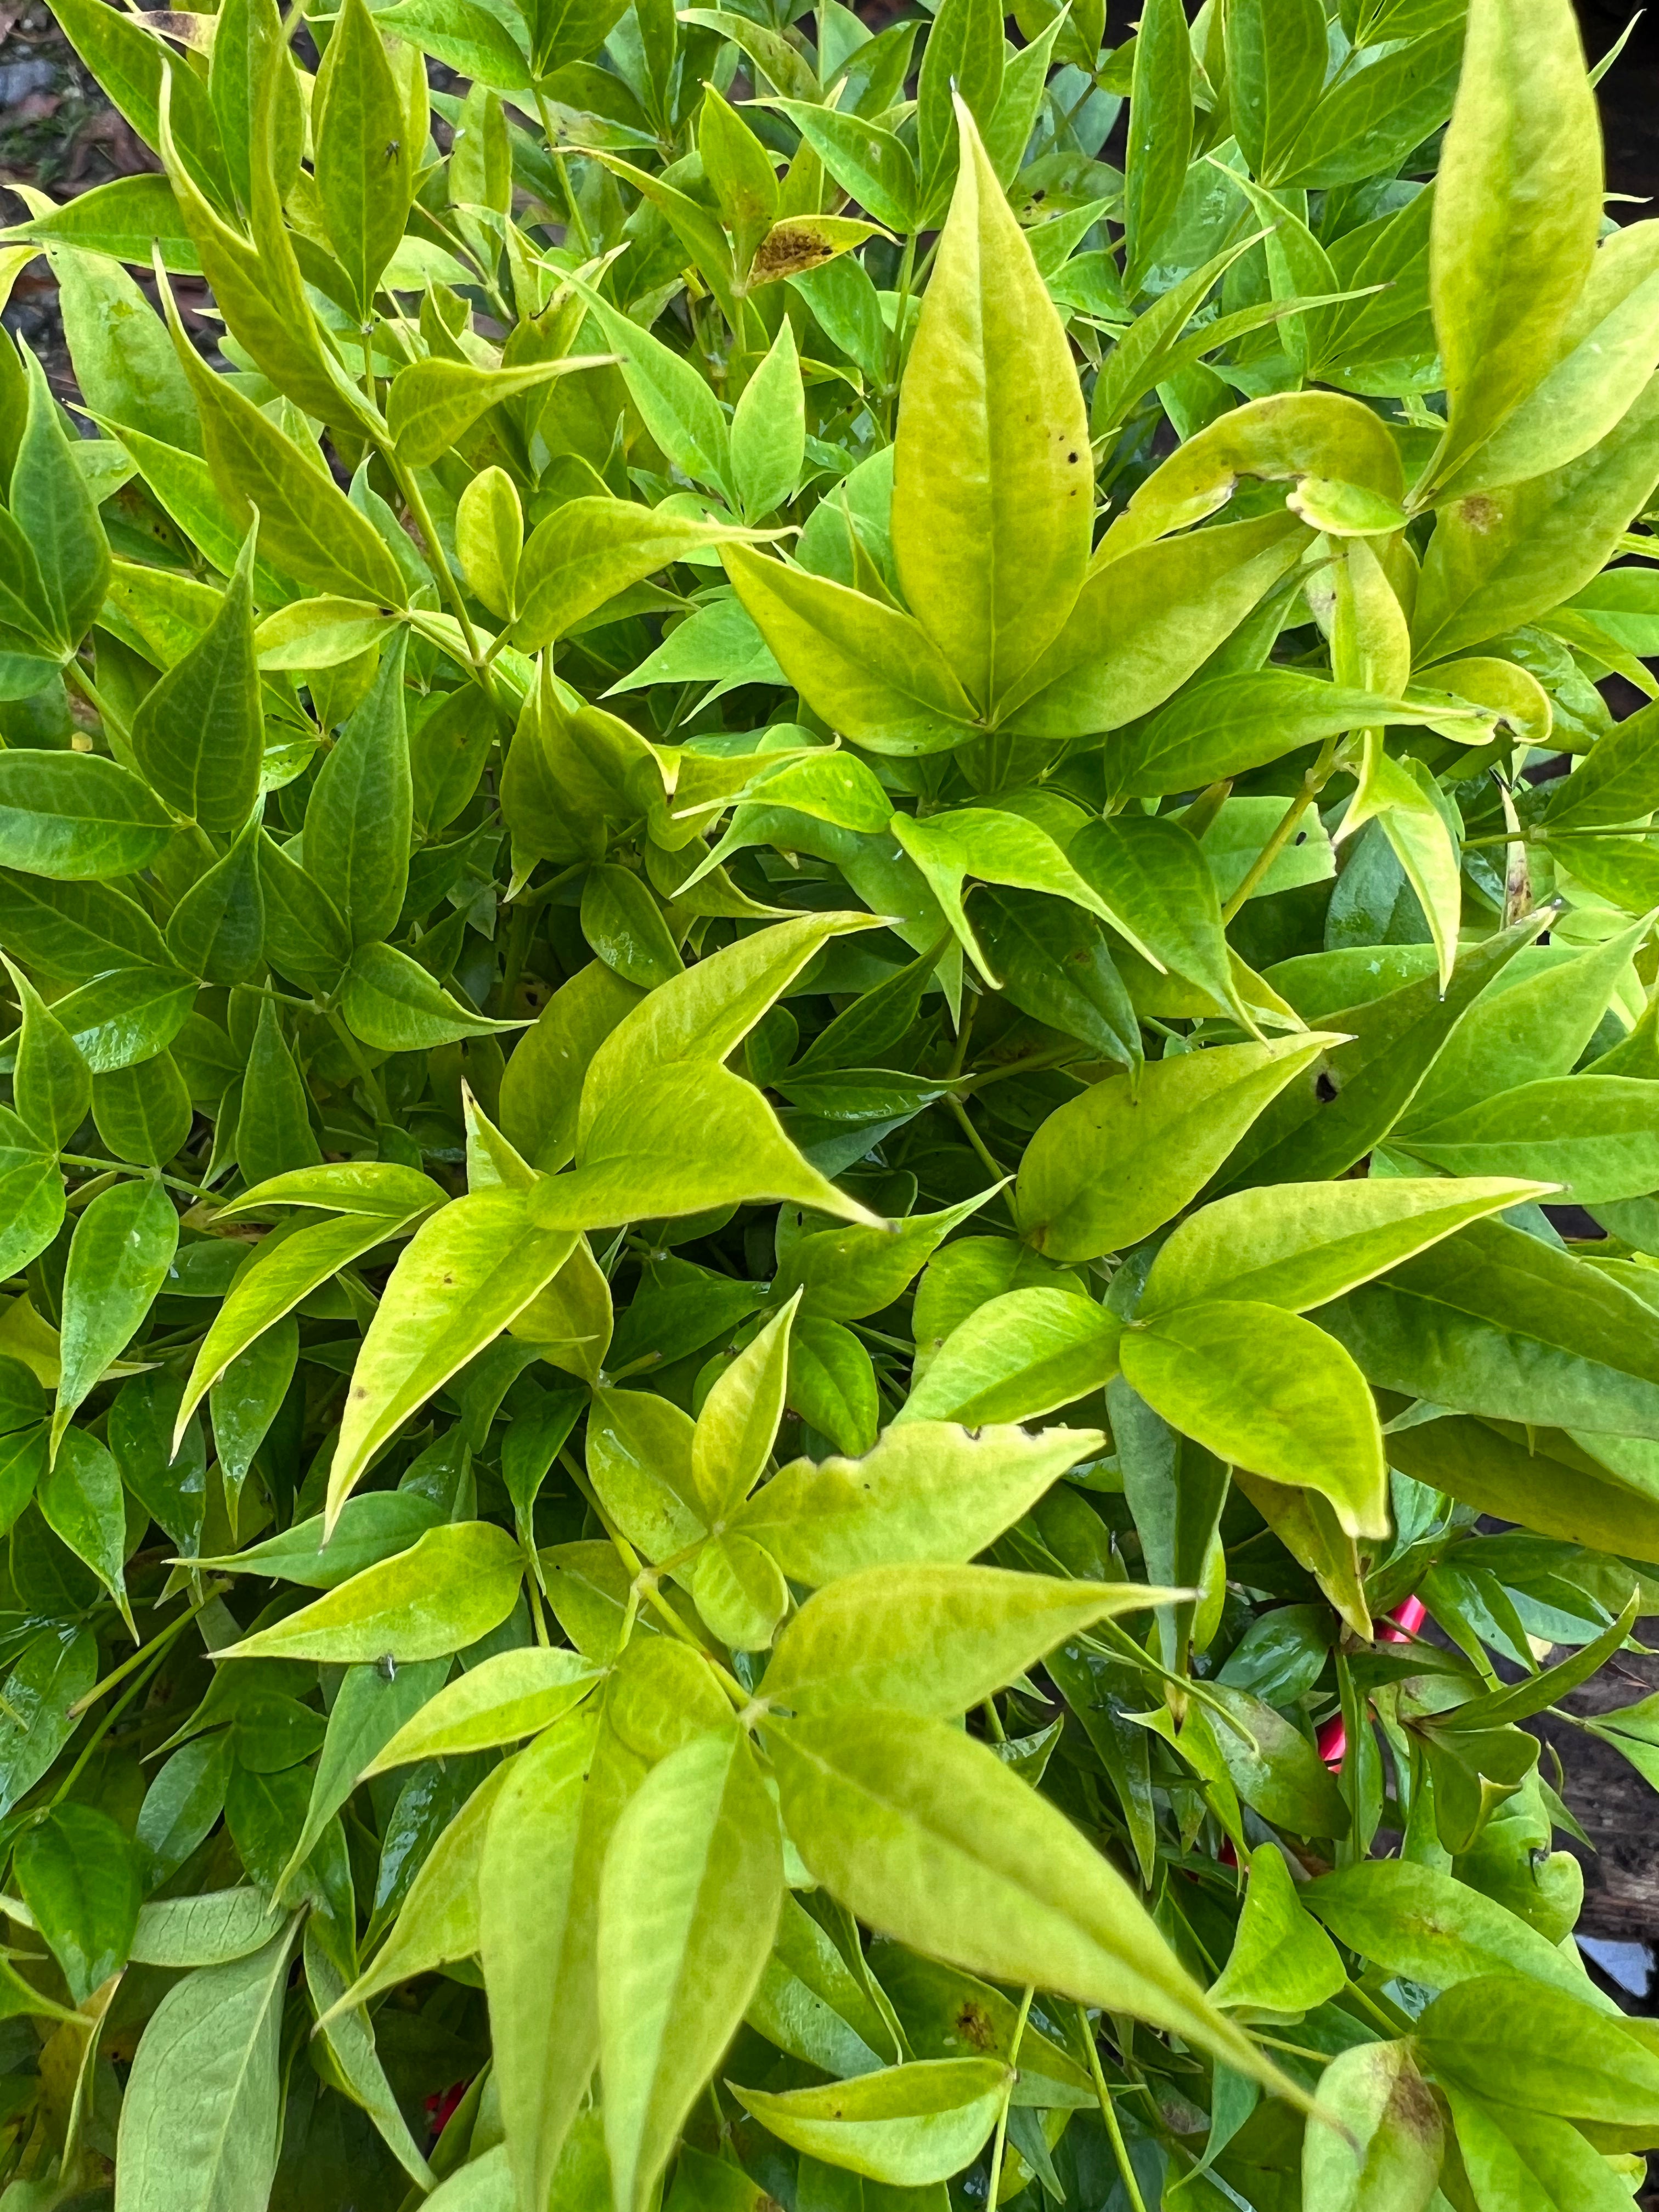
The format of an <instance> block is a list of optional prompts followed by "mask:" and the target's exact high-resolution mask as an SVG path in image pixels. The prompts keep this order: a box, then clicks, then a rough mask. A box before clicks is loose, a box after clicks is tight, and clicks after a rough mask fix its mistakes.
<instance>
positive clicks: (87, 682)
mask: <svg viewBox="0 0 1659 2212" xmlns="http://www.w3.org/2000/svg"><path fill="white" fill-rule="evenodd" d="M63 673H64V682H65V683H66V684H72V685H73V686H74V687H75V689H76V690H77V691H78V692H79V693H80V694H81V696H82V698H83V699H84V700H85V701H86V702H87V704H88V707H90V708H92V710H93V712H94V714H96V715H97V717H98V719H99V720H100V722H101V723H102V724H103V726H104V729H105V732H106V734H107V733H109V732H113V733H114V734H115V735H116V736H118V738H120V739H121V741H122V743H123V744H128V743H130V741H131V735H132V733H131V731H130V730H129V729H128V727H127V726H126V724H125V721H123V720H122V719H121V717H120V715H119V714H117V713H116V711H115V709H114V708H112V706H111V705H110V703H109V702H108V701H107V700H106V698H105V697H104V696H103V694H102V692H101V691H100V690H99V689H98V686H97V685H96V684H94V682H93V680H92V678H91V677H90V676H88V674H87V671H86V670H85V669H84V668H82V665H81V664H80V662H79V661H78V660H76V658H75V657H74V655H73V654H71V655H70V658H69V659H67V660H66V661H65V662H64V670H63Z"/></svg>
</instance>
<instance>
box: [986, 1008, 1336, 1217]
mask: <svg viewBox="0 0 1659 2212" xmlns="http://www.w3.org/2000/svg"><path fill="white" fill-rule="evenodd" d="M1330 1042H1333V1040H1332V1039H1331V1038H1329V1037H1328V1036H1325V1035H1324V1034H1322V1033H1315V1034H1314V1035H1312V1036H1289V1037H1282V1038H1279V1039H1277V1040H1276V1041H1275V1042H1273V1043H1271V1044H1242V1045H1222V1046H1218V1047H1217V1048H1214V1049H1212V1050H1210V1051H1205V1052H1196V1053H1185V1054H1180V1055H1178V1056H1177V1057H1176V1058H1174V1059H1171V1060H1158V1061H1156V1062H1154V1063H1152V1065H1150V1066H1147V1067H1146V1070H1145V1072H1144V1073H1143V1074H1142V1077H1141V1080H1140V1085H1139V1090H1138V1091H1137V1090H1135V1089H1133V1088H1132V1087H1131V1085H1130V1080H1129V1079H1128V1077H1127V1076H1112V1077H1109V1078H1108V1079H1107V1080H1106V1081H1105V1082H1103V1083H1097V1084H1096V1085H1093V1087H1092V1088H1091V1090H1088V1091H1085V1092H1084V1093H1083V1095H1082V1097H1079V1098H1074V1099H1073V1100H1071V1101H1070V1102H1069V1103H1067V1104H1066V1105H1064V1106H1062V1107H1060V1108H1059V1109H1058V1110H1057V1111H1056V1112H1054V1113H1053V1114H1051V1115H1049V1116H1048V1120H1047V1121H1044V1122H1043V1123H1042V1126H1041V1127H1039V1129H1038V1130H1037V1133H1036V1136H1035V1137H1034V1138H1033V1139H1031V1142H1030V1146H1028V1147H1027V1148H1026V1152H1025V1158H1024V1162H1023V1163H1022V1165H1021V1168H1020V1173H1019V1181H1018V1184H1017V1185H1016V1188H1015V1201H1016V1205H1017V1207H1018V1215H1019V1219H1020V1222H1021V1225H1022V1226H1023V1228H1024V1232H1025V1235H1026V1237H1028V1239H1029V1240H1030V1243H1033V1244H1034V1245H1036V1249H1038V1250H1039V1251H1040V1252H1043V1253H1046V1254H1047V1255H1048V1256H1049V1257H1050V1258H1052V1259H1056V1260H1092V1259H1095V1258H1097V1257H1098V1255H1100V1254H1102V1253H1103V1252H1110V1251H1113V1250H1122V1249H1126V1248H1127V1246H1128V1245H1130V1244H1133V1243H1137V1242H1138V1241H1139V1239H1140V1238H1141V1237H1145V1236H1146V1235H1147V1234H1148V1233H1149V1232H1150V1231H1152V1230H1154V1229H1156V1228H1158V1227H1159V1226H1160V1225H1161V1224H1163V1223H1164V1222H1165V1221H1167V1220H1169V1218H1170V1216H1171V1215H1172V1214H1175V1213H1178V1212H1180V1210H1181V1208H1182V1206H1186V1205H1188V1203H1190V1201H1191V1200H1193V1199H1194V1198H1196V1197H1197V1195H1198V1194H1199V1192H1200V1190H1202V1188H1204V1186H1205V1184H1206V1182H1208V1181H1209V1180H1210V1178H1211V1176H1213V1175H1214V1174H1215V1172H1216V1170H1217V1169H1218V1168H1219V1167H1220V1166H1221V1164H1222V1163H1223V1162H1224V1161H1225V1159H1226V1158H1227V1156H1228V1154H1229V1153H1230V1152H1231V1151H1232V1149H1233V1147H1234V1146H1235V1145H1237V1142H1238V1140H1239V1139H1240V1138H1241V1137H1242V1136H1243V1134H1244V1133H1245V1132H1246V1130H1248V1129H1249V1127H1250V1124H1251V1123H1252V1122H1253V1121H1255V1118H1256V1116H1257V1115H1259V1114H1260V1113H1261V1111H1262V1110H1263V1109H1264V1108H1265V1107H1267V1105H1269V1104H1270V1103H1272V1101H1273V1099H1274V1098H1275V1097H1277V1096H1278V1095H1279V1092H1280V1091H1282V1090H1283V1089H1284V1088H1285V1085H1286V1084H1288V1083H1291V1082H1292V1081H1293V1080H1294V1079H1295V1078H1296V1077H1297V1075H1299V1074H1300V1073H1302V1072H1303V1070H1304V1069H1305V1068H1307V1067H1309V1066H1311V1065H1312V1064H1313V1062H1314V1061H1315V1060H1317V1059H1318V1057H1319V1055H1320V1054H1321V1053H1322V1051H1323V1050H1324V1048H1325V1047H1326V1046H1327V1045H1328V1043H1330Z"/></svg>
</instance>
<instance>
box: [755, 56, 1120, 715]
mask: <svg viewBox="0 0 1659 2212" xmlns="http://www.w3.org/2000/svg"><path fill="white" fill-rule="evenodd" d="M956 105H957V123H958V126H959V129H960V134H961V149H962V159H961V167H960V168H959V169H958V171H957V187H956V193H955V197H953V198H952V200H951V212H950V214H949V216H947V217H946V219H945V228H944V230H943V232H942V233H941V234H940V237H939V248H938V254H937V258H936V260H935V263H934V267H933V279H932V282H931V283H929V285H928V287H927V293H926V294H925V295H924V297H923V301H922V309H921V322H920V324H919V325H918V326H917V330H916V336H915V343H914V344H913V345H912V347H911V349H910V360H909V365H908V370H907V372H906V374H905V379H904V384H903V388H902V397H901V401H900V406H899V419H898V430H897V435H896V438H895V441H894V465H893V554H894V558H895V560H896V562H897V564H898V572H899V580H900V582H901V584H902V586H903V588H904V593H905V597H906V598H907V599H908V601H909V603H910V605H911V606H912V607H913V608H914V609H915V613H916V616H917V617H918V619H919V620H920V621H921V624H922V626H923V628H924V629H926V630H927V632H928V633H929V635H931V636H932V637H933V639H934V640H935V641H937V643H938V644H939V647H940V649H941V650H942V651H943V653H944V654H945V659H947V660H948V661H949V663H950V664H951V667H952V669H953V670H954V671H955V673H956V675H957V678H958V679H959V680H960V682H961V683H962V684H963V689H964V690H966V691H967V693H968V695H969V697H970V698H972V699H973V700H975V702H977V703H978V704H979V705H980V706H981V707H982V708H990V707H994V706H995V704H996V703H997V702H999V701H1000V699H1001V698H1003V697H1004V696H1006V694H1007V693H1008V692H1009V691H1010V690H1012V687H1013V686H1014V685H1015V684H1017V683H1018V680H1019V678H1021V676H1023V675H1024V671H1026V669H1027V668H1029V667H1030V665H1031V663H1032V662H1033V661H1034V660H1036V658H1037V657H1038V655H1039V654H1040V653H1042V650H1043V648H1044V647H1045V646H1047V645H1048V642H1049V641H1050V640H1051V639H1053V638H1054V636H1056V635H1058V634H1059V632H1060V629H1061V628H1062V627H1063V626H1064V623H1065V622H1066V617H1067V616H1068V615H1069V614H1070V613H1071V611H1072V605H1073V600H1074V599H1076V597H1077V594H1078V592H1079V589H1080V588H1081V586H1082V583H1083V577H1084V572H1085V568H1087V566H1088V562H1089V544H1090V534H1091V525H1092V521H1093V507H1094V497H1093V483H1092V461H1091V453H1090V450H1089V424H1088V417H1087V415H1086V413H1085V408H1084V404H1083V392H1082V387H1081V386H1080V385H1079V381H1078V375H1077V371H1076V368H1074V367H1073V362H1072V350H1071V348H1070V346H1069V345H1068V344H1067V343H1066V333H1065V328H1064V325H1062V324H1061V322H1060V316H1059V314H1058V313H1056V311H1055V308H1054V302H1053V301H1051V300H1050V298H1049V297H1048V289H1047V287H1046V286H1045V285H1044V283H1043V282H1042V277H1041V276H1039V275H1038V273H1037V270H1036V263H1035V262H1034V261H1033V260H1032V258H1031V249H1030V246H1029V244H1028V243H1027V242H1026V238H1025V234H1024V232H1023V231H1022V230H1021V228H1020V227H1019V225H1018V222H1016V221H1015V220H1014V214H1013V210H1012V208H1011V207H1010V206H1009V204H1008V201H1007V197H1006V194H1005V193H1004V191H1003V189H1002V186H1001V185H1000V184H999V183H998V181H997V179H996V176H995V174H994V171H993V170H992V167H991V164H990V162H989V161H988V160H987V158H986V153H985V149H984V147H983V146H982V145H981V143H980V137H979V133H978V131H976V130H975V128H974V122H973V118H972V116H971V115H970V114H969V111H968V109H967V108H966V106H964V105H963V102H962V101H961V100H957V103H956ZM786 665H787V664H786ZM849 734H851V733H850V732H849Z"/></svg>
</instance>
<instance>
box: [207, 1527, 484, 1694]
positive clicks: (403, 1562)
mask: <svg viewBox="0 0 1659 2212" xmlns="http://www.w3.org/2000/svg"><path fill="white" fill-rule="evenodd" d="M523 1571H524V1561H523V1559H522V1558H521V1557H520V1552H519V1547H518V1546H517V1545H516V1544H515V1543H514V1542H513V1539H512V1538H511V1537H510V1536H509V1535H508V1534H507V1532H506V1530H505V1529H502V1528H495V1526H493V1524H492V1523H491V1522H488V1521H460V1522H454V1523H453V1524H451V1525H448V1526H446V1527H443V1528H428V1530H427V1532H426V1534H425V1535H423V1536H422V1537H421V1538H420V1540H419V1541H417V1542H416V1543H415V1544H412V1545H411V1546H410V1548H409V1550H408V1551H406V1552H400V1553H398V1555H397V1556H396V1558H394V1559H385V1560H382V1561H381V1563H380V1565H378V1566H374V1567H366V1568H365V1569H364V1570H363V1571H362V1574H359V1575H354V1576H353V1577H351V1579H350V1581H349V1582H345V1583H341V1584H340V1585H339V1586H338V1588H337V1589H331V1590H330V1591H329V1592H328V1593H327V1594H326V1595H325V1596H323V1597H319V1598H318V1599H316V1600H315V1601H314V1602H313V1603H312V1604H310V1605H307V1606H303V1607H301V1610H300V1611H299V1612H298V1613H289V1614H288V1615H287V1616H286V1617H285V1618H284V1619H283V1620H279V1621H276V1622H275V1623H273V1625H272V1626H270V1627H269V1628H262V1629H259V1630H258V1631H257V1632H255V1633H254V1634H253V1635H252V1636H249V1637H245V1638H243V1640H242V1641H241V1642H240V1644H231V1645H229V1646H228V1648H227V1650H224V1651H223V1652H222V1653H221V1655H220V1656H222V1657H223V1658H234V1659H317V1660H325V1661H326V1662H329V1663H330V1664H331V1665H336V1666H348V1667H351V1666H363V1665H367V1664H368V1663H370V1662H373V1661H375V1660H380V1659H385V1658H390V1659H392V1660H394V1661H396V1662H404V1661H409V1660H416V1659H441V1658H444V1657H445V1656H447V1654H448V1653H450V1652H452V1651H463V1650H465V1649H466V1646H467V1645H468V1644H476V1643H477V1640H478V1638H480V1637H481V1636H488V1635H489V1632H490V1630H491V1629H492V1628H499V1627H500V1626H501V1623H502V1621H504V1620H506V1619H507V1614H508V1613H511V1612H512V1610H513V1604H514V1602H515V1601H516V1600H517V1598H518V1595H519V1581H520V1576H521V1575H522V1573H523Z"/></svg>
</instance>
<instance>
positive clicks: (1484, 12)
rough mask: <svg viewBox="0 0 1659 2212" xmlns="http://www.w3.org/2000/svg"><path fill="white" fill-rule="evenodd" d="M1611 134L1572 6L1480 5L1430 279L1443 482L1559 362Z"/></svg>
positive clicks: (1447, 153) (1595, 226) (1590, 246)
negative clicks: (1446, 409)
mask: <svg viewBox="0 0 1659 2212" xmlns="http://www.w3.org/2000/svg"><path fill="white" fill-rule="evenodd" d="M1600 226H1601V134H1600V132H1599V131H1598V129H1597V127H1596V119H1595V97H1594V95H1593V94H1592V93H1591V91H1590V88H1589V82H1588V80H1587V79H1586V76H1585V74H1584V57H1583V47H1582V46H1581V45H1580V44H1579V39H1578V27H1577V22H1576V21H1575V20H1574V17H1573V13H1572V9H1571V7H1570V6H1569V5H1568V4H1567V0H1522V4H1521V5H1519V6H1511V5H1506V4H1504V0H1473V4H1472V5H1471V7H1470V9H1469V28H1468V43H1467V45H1466V46H1465V47H1464V50H1463V71H1462V78H1461V81H1460V83H1459V88H1458V94H1457V100H1456V104H1455V106H1454V107H1453V109H1452V118H1451V123H1450V125H1449V128H1448V130H1447V132H1446V143H1445V149H1444V152H1443V156H1442V161H1441V168H1440V175H1439V178H1438V180H1437V184H1436V187H1435V196H1434V228H1433V234H1432V246H1431V258H1430V270H1431V276H1430V283H1431V294H1432V297H1433V301H1434V320H1435V336H1436V337H1437V339H1438V341H1439V345H1440V352H1441V357H1442V359H1443V361H1444V362H1445V365H1446V389H1447V396H1448V398H1449V401H1450V414H1451V420H1450V423H1449V428H1448V430H1447V433H1446V436H1445V440H1444V442H1443V447H1442V449H1441V452H1440V453H1439V454H1438V455H1437V459H1436V465H1435V474H1436V476H1437V477H1443V476H1444V475H1445V474H1447V473H1449V471H1450V469H1451V467H1452V466H1453V465H1454V464H1455V462H1456V461H1458V460H1461V459H1464V458H1465V457H1467V456H1468V454H1469V453H1473V452H1474V450H1475V449H1476V448H1477V447H1479V446H1480V443H1481V442H1482V441H1483V440H1485V439H1486V438H1487V437H1489V436H1491V435H1492V432H1493V431H1494V430H1495V429H1497V428H1498V425H1499V424H1500V423H1501V422H1503V421H1504V417H1505V416H1507V415H1508V414H1510V412H1511V410H1513V409H1514V408H1515V406H1516V404H1517V402H1518V401H1520V400H1522V399H1524V398H1526V396H1527V394H1528V392H1530V391H1531V390H1532V389H1533V387H1534V386H1535V385H1537V384H1538V383H1539V382H1540V381H1541V379H1542V377H1543V375H1544V374H1545V372H1546V370H1547V368H1549V367H1550V365H1551V361H1552V356H1553V354H1554V352H1555V349H1556V347H1557V344H1558V343H1559V339H1560V337H1561V334H1562V332H1563V331H1564V329H1565V325H1566V322H1567V319H1568V317H1569V316H1570V315H1571V313H1572V309H1573V307H1574V306H1575V304H1576V303H1577V299H1578V295H1579V294H1580V293H1581V292H1582V291H1583V287H1584V282H1585V279H1586V278H1587V277H1588V276H1589V270H1590V264H1591V262H1592V260H1593V258H1594V256H1595V240H1596V234H1597V232H1598V230H1599V228H1600Z"/></svg>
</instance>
